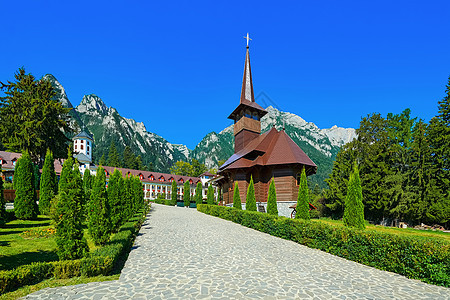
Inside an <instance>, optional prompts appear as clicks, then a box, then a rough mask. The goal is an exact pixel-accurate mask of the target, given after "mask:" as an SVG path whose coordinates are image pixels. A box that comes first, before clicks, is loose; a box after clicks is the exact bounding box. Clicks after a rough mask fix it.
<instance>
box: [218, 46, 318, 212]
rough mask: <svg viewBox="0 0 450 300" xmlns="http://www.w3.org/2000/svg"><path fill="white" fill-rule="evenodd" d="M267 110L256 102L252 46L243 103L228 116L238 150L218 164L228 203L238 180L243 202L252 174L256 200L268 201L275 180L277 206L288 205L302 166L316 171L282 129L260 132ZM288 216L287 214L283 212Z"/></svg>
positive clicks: (311, 172)
mask: <svg viewBox="0 0 450 300" xmlns="http://www.w3.org/2000/svg"><path fill="white" fill-rule="evenodd" d="M265 114H267V111H266V110H265V109H263V108H262V107H261V106H259V105H258V104H257V103H256V102H255V97H254V93H253V82H252V73H251V67H250V55H249V48H248V46H247V52H246V57H245V66H244V78H243V81H242V90H241V98H240V103H239V105H238V106H237V107H236V109H235V110H234V111H233V112H232V113H231V114H230V115H229V117H228V118H229V119H231V120H233V121H234V151H235V153H234V154H233V155H232V156H231V157H230V158H229V159H228V160H227V161H226V162H225V163H224V164H223V165H222V166H220V167H219V171H218V175H220V176H219V177H217V178H216V179H214V184H216V185H218V186H219V187H220V188H221V189H222V190H223V201H224V203H225V204H226V205H231V204H232V203H233V193H234V186H235V183H236V182H237V183H238V186H239V192H240V197H241V200H242V202H243V203H245V198H246V195H247V188H248V185H249V183H250V177H251V176H252V177H253V181H254V186H255V196H256V201H257V202H259V203H260V204H262V205H266V203H267V195H268V190H269V184H270V181H271V180H272V178H274V180H275V186H276V191H277V201H278V206H279V209H280V206H282V207H283V208H288V207H289V205H291V204H292V203H294V202H296V201H297V194H298V184H299V178H300V173H301V170H302V168H305V170H306V174H307V175H312V174H315V173H316V170H317V166H316V165H315V164H314V162H313V161H312V160H311V159H310V158H309V157H308V156H307V155H306V154H305V152H303V150H302V149H300V147H299V146H298V145H297V144H296V143H295V142H294V141H293V140H292V139H291V138H290V137H289V136H288V135H287V134H286V132H285V131H284V128H283V130H281V131H278V130H277V129H276V128H275V127H273V128H272V129H271V130H269V131H268V132H266V133H264V134H261V118H262V117H263V116H264V115H265ZM282 214H284V215H289V214H287V213H282Z"/></svg>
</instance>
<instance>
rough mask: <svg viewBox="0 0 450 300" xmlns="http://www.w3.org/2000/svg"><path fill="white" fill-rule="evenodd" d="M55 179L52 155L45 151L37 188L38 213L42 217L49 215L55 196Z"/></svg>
mask: <svg viewBox="0 0 450 300" xmlns="http://www.w3.org/2000/svg"><path fill="white" fill-rule="evenodd" d="M55 177H56V174H55V165H54V159H53V153H52V152H51V151H50V150H47V154H46V155H45V161H44V167H43V168H42V176H41V183H40V188H39V211H40V213H41V214H43V215H48V214H49V213H50V203H51V200H52V199H53V197H54V196H55V190H56V188H55V185H56V182H55Z"/></svg>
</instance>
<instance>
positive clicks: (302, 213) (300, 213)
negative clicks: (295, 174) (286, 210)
mask: <svg viewBox="0 0 450 300" xmlns="http://www.w3.org/2000/svg"><path fill="white" fill-rule="evenodd" d="M296 211H297V212H296V214H295V218H296V219H304V220H309V219H310V215H309V195H308V183H307V182H306V172H305V168H303V169H302V175H301V177H300V184H299V186H298V196H297V208H296Z"/></svg>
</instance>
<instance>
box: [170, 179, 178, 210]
mask: <svg viewBox="0 0 450 300" xmlns="http://www.w3.org/2000/svg"><path fill="white" fill-rule="evenodd" d="M177 188H178V187H177V182H176V181H175V179H174V180H173V181H172V194H171V199H172V203H171V204H172V205H177V195H178V194H177Z"/></svg>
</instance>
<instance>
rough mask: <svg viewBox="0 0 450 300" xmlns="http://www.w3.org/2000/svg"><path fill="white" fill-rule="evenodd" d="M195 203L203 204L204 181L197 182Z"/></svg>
mask: <svg viewBox="0 0 450 300" xmlns="http://www.w3.org/2000/svg"><path fill="white" fill-rule="evenodd" d="M194 199H195V203H196V204H197V205H198V204H202V202H203V195H202V183H201V182H200V181H199V182H197V187H196V188H195V196H194Z"/></svg>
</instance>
